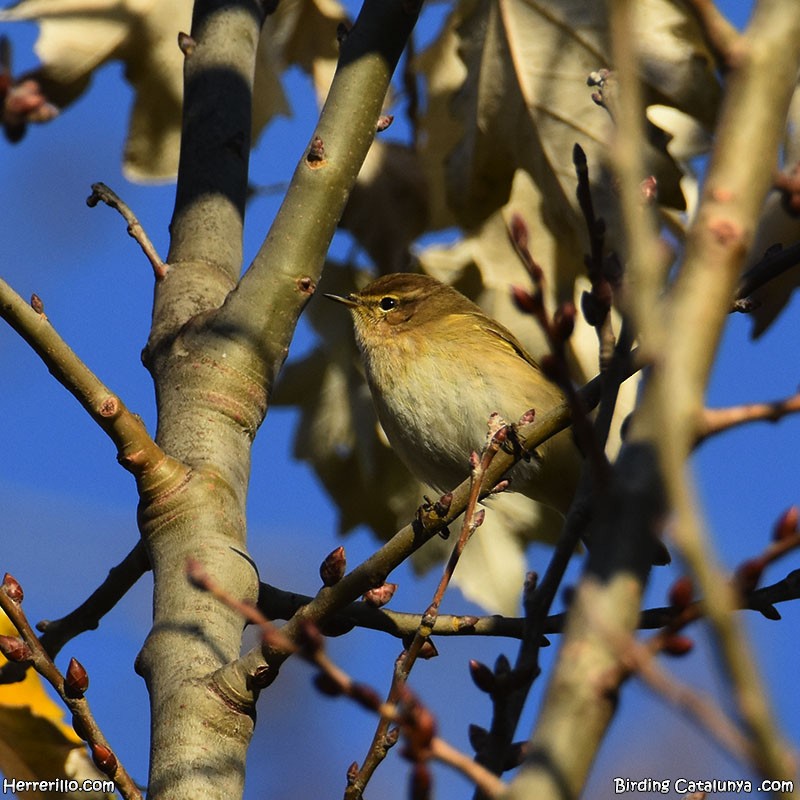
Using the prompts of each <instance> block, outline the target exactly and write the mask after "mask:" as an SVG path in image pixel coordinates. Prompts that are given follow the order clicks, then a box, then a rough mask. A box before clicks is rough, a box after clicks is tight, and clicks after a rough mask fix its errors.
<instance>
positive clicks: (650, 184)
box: [639, 175, 658, 206]
mask: <svg viewBox="0 0 800 800" xmlns="http://www.w3.org/2000/svg"><path fill="white" fill-rule="evenodd" d="M639 191H640V192H641V193H642V200H643V201H644V202H645V204H646V205H649V206H651V205H653V204H654V203H655V202H656V200H658V181H657V180H656V177H655V175H649V176H648V177H646V178H645V179H644V180H643V181H642V182H641V183H640V184H639Z"/></svg>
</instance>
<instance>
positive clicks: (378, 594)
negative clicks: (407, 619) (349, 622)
mask: <svg viewBox="0 0 800 800" xmlns="http://www.w3.org/2000/svg"><path fill="white" fill-rule="evenodd" d="M396 591H397V584H396V583H384V584H383V586H378V587H376V588H375V589H370V590H369V591H368V592H366V593H365V594H364V602H365V603H367V604H369V605H371V606H374V607H375V608H381V607H383V606H385V605H386V604H387V603H388V602H389V601H390V600H391V599H392V597H394V593H395V592H396Z"/></svg>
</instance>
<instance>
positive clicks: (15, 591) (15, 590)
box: [3, 572, 25, 605]
mask: <svg viewBox="0 0 800 800" xmlns="http://www.w3.org/2000/svg"><path fill="white" fill-rule="evenodd" d="M3 591H4V592H5V593H6V597H8V599H9V600H11V601H12V602H14V603H16V604H17V605H19V604H20V603H21V602H22V599H23V597H24V596H25V593H24V592H23V591H22V586H20V583H19V581H18V580H17V579H16V578H15V577H14V576H13V575H11V574H9V573H8V572H6V574H5V575H4V576H3Z"/></svg>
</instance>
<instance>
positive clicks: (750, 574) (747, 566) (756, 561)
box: [736, 558, 764, 594]
mask: <svg viewBox="0 0 800 800" xmlns="http://www.w3.org/2000/svg"><path fill="white" fill-rule="evenodd" d="M763 572H764V561H763V559H760V558H751V559H748V560H747V561H744V562H743V563H741V564H740V565H739V567H738V568H737V570H736V586H737V587H738V589H739V591H740V592H742V594H748V593H749V592H752V591H753V590H754V589H755V588H756V587H757V586H758V582H759V581H760V580H761V574H762V573H763Z"/></svg>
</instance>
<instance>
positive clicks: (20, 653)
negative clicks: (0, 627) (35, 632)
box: [0, 635, 33, 664]
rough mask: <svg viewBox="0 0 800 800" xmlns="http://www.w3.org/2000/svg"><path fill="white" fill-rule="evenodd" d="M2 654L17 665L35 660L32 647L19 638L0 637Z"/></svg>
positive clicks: (0, 651)
mask: <svg viewBox="0 0 800 800" xmlns="http://www.w3.org/2000/svg"><path fill="white" fill-rule="evenodd" d="M0 653H2V654H3V655H4V656H5V657H6V658H7V659H8V660H9V661H13V662H14V663H16V664H21V663H23V662H25V661H30V660H31V659H32V658H33V653H32V652H31V649H30V647H28V645H27V644H25V642H23V641H22V639H20V638H19V636H4V635H0Z"/></svg>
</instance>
